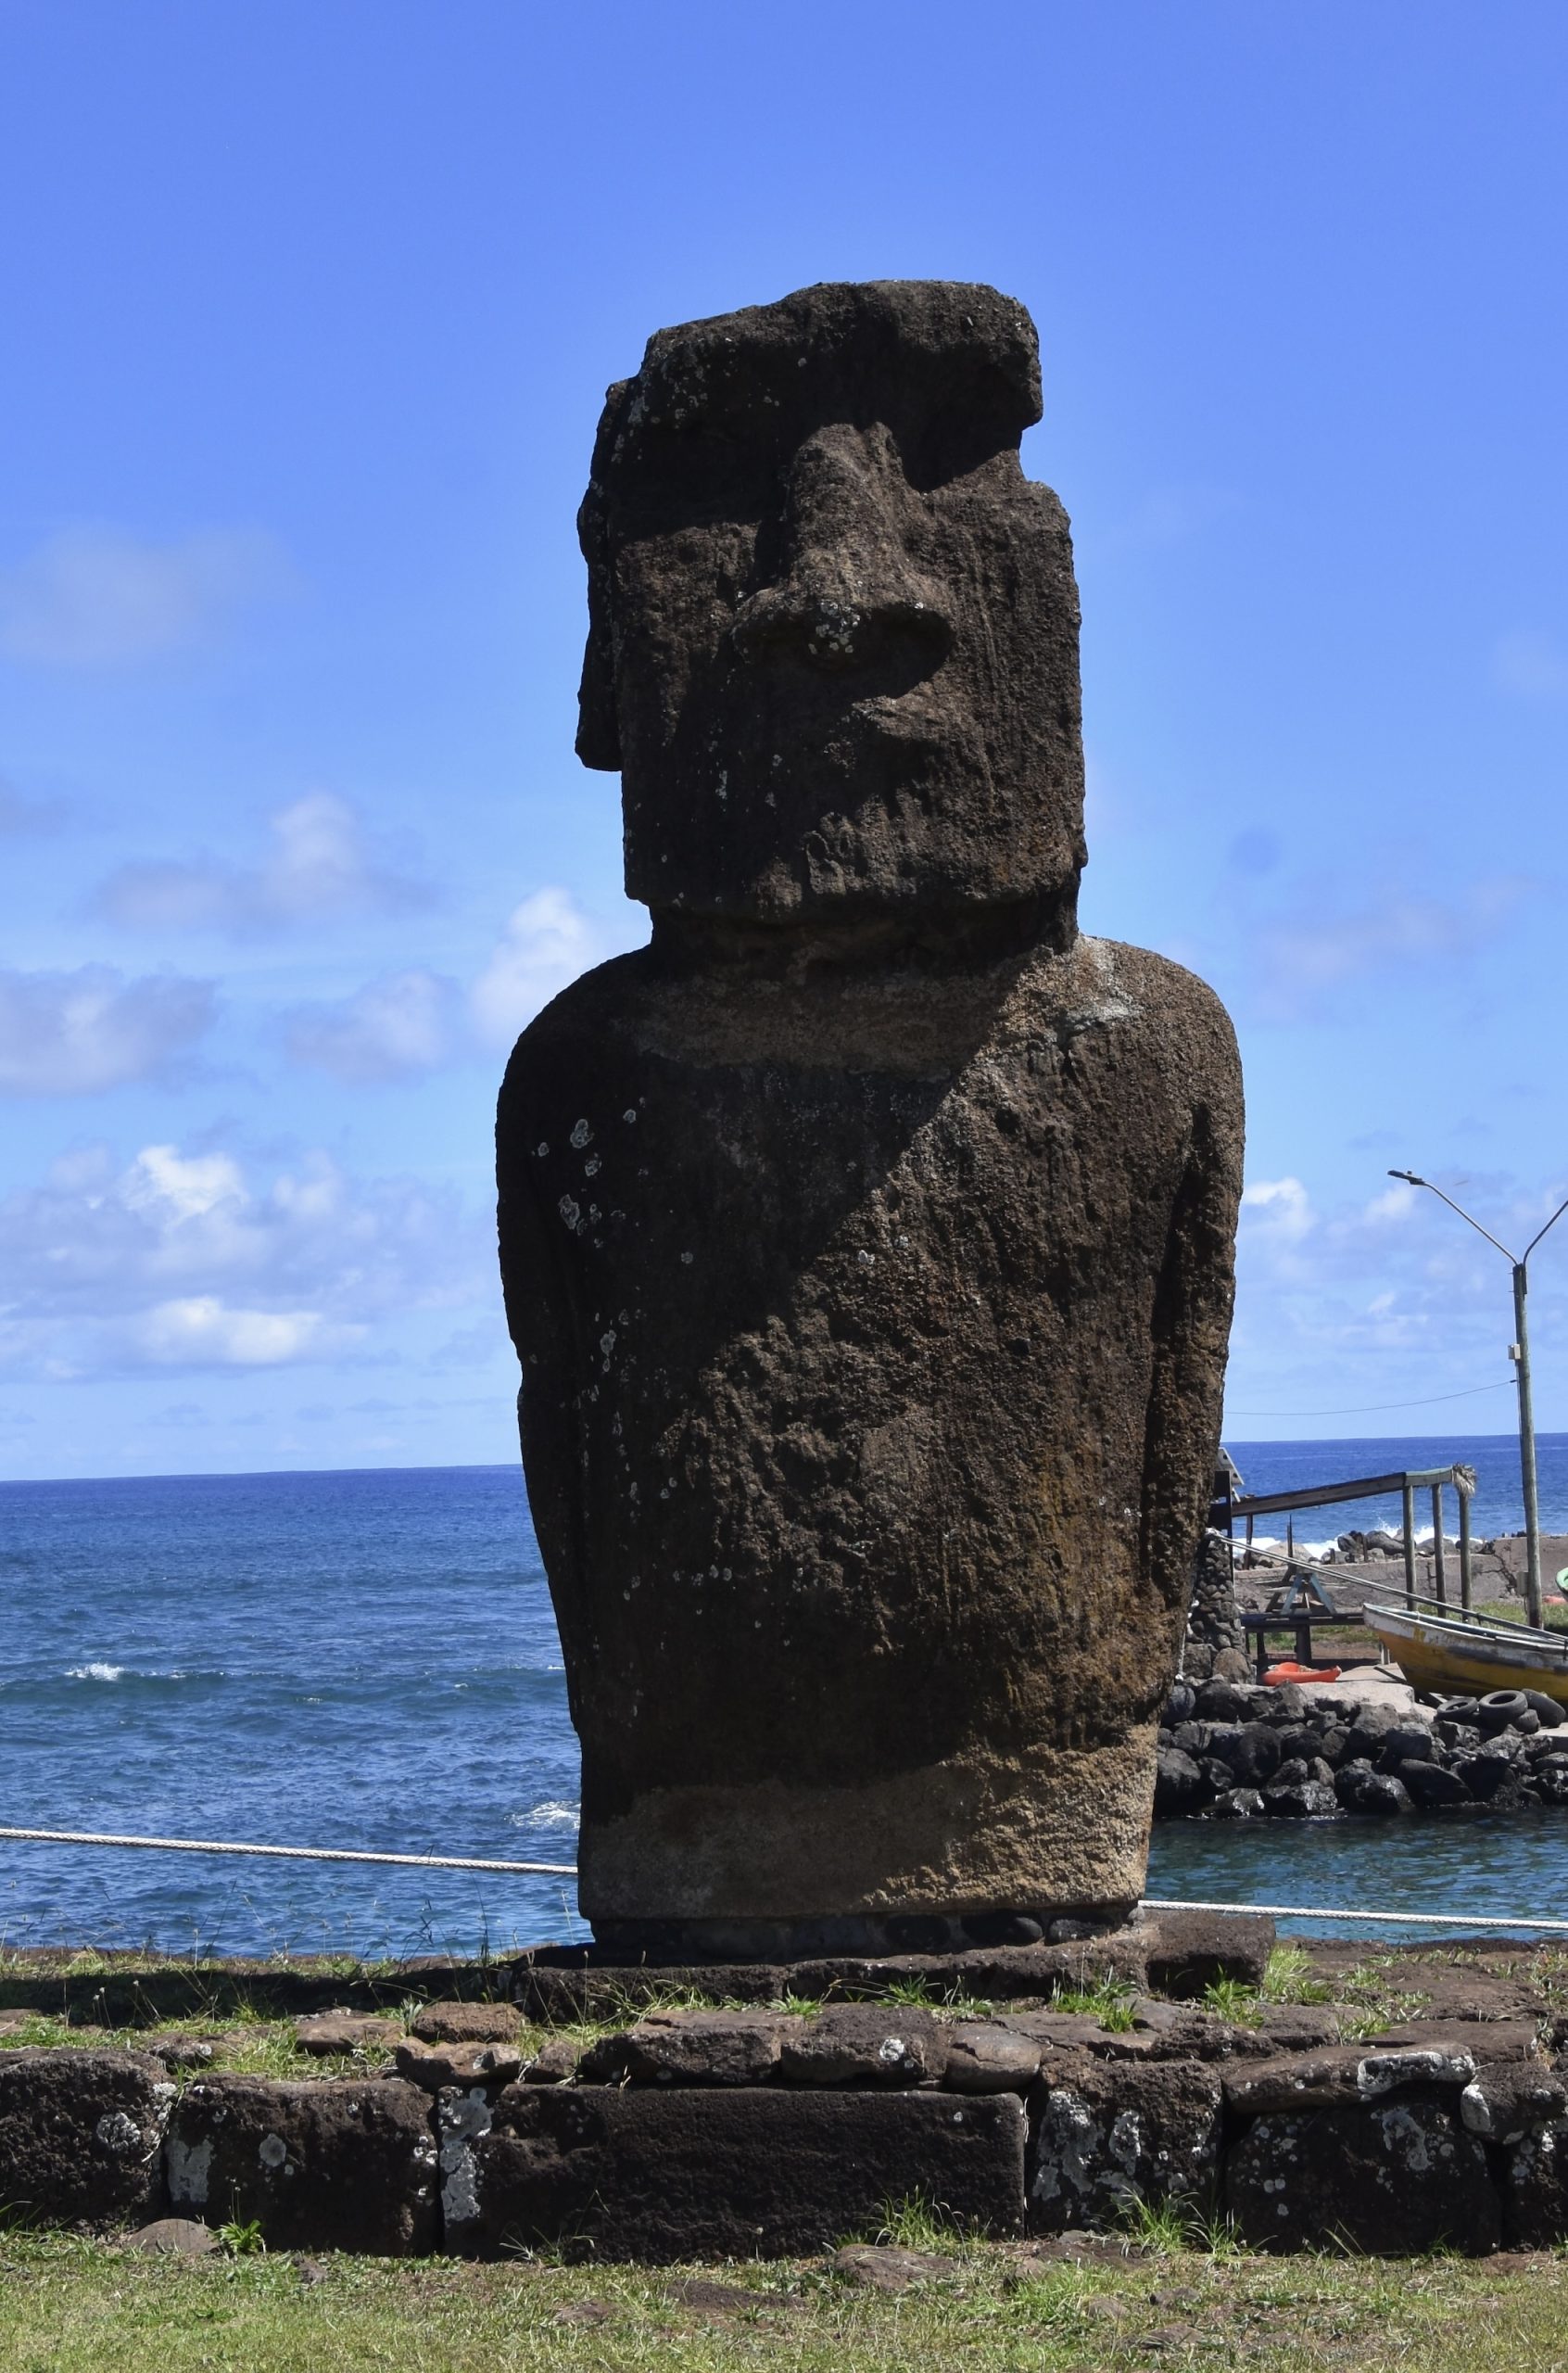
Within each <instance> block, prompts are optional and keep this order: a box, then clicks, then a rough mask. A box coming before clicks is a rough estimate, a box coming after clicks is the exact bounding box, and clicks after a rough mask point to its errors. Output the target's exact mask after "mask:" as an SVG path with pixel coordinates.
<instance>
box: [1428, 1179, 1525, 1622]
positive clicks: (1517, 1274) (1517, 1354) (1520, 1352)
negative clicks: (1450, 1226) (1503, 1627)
mask: <svg viewBox="0 0 1568 2373" xmlns="http://www.w3.org/2000/svg"><path fill="white" fill-rule="evenodd" d="M1388 1175H1389V1177H1390V1178H1402V1179H1403V1180H1404V1181H1405V1183H1406V1185H1407V1186H1410V1187H1426V1188H1428V1190H1429V1191H1430V1192H1431V1193H1432V1194H1434V1195H1435V1196H1436V1197H1437V1199H1438V1200H1439V1201H1440V1202H1444V1203H1447V1205H1448V1209H1449V1211H1450V1212H1458V1213H1459V1215H1460V1217H1461V1220H1469V1222H1470V1225H1471V1226H1472V1227H1473V1229H1474V1230H1475V1233H1476V1235H1477V1236H1484V1237H1486V1241H1487V1243H1488V1244H1490V1245H1494V1246H1496V1247H1497V1250H1498V1251H1499V1252H1500V1253H1501V1254H1502V1257H1503V1259H1504V1260H1505V1261H1506V1262H1508V1263H1510V1265H1511V1268H1512V1270H1513V1328H1514V1336H1515V1340H1514V1341H1513V1342H1511V1344H1510V1345H1509V1347H1508V1356H1509V1358H1510V1359H1511V1361H1512V1362H1513V1364H1514V1369H1515V1372H1516V1374H1517V1377H1518V1382H1519V1476H1520V1480H1521V1482H1522V1483H1523V1485H1524V1613H1525V1616H1526V1618H1527V1619H1528V1620H1529V1621H1530V1622H1531V1623H1533V1624H1534V1625H1535V1627H1536V1630H1537V1631H1539V1629H1540V1624H1541V1513H1540V1504H1539V1502H1538V1500H1537V1497H1536V1413H1535V1408H1534V1405H1533V1403H1532V1402H1531V1399H1530V1330H1529V1327H1528V1326H1527V1325H1526V1323H1525V1316H1524V1297H1525V1295H1526V1293H1527V1292H1528V1291H1529V1288H1530V1280H1529V1275H1528V1269H1529V1262H1530V1255H1531V1253H1532V1252H1534V1250H1535V1249H1536V1245H1537V1244H1539V1242H1540V1240H1541V1237H1543V1236H1545V1234H1546V1232H1547V1228H1549V1227H1554V1226H1555V1225H1556V1224H1557V1222H1558V1221H1559V1220H1560V1219H1561V1218H1562V1214H1563V1212H1568V1198H1565V1199H1564V1200H1563V1201H1562V1202H1561V1203H1559V1205H1558V1207H1557V1209H1556V1211H1555V1212H1553V1213H1552V1215H1551V1217H1550V1219H1549V1220H1548V1222H1547V1224H1546V1227H1543V1228H1539V1229H1537V1230H1536V1234H1535V1235H1534V1236H1533V1237H1531V1238H1530V1241H1529V1243H1528V1244H1527V1245H1526V1246H1525V1247H1524V1252H1523V1253H1522V1254H1520V1255H1519V1256H1518V1257H1517V1258H1516V1257H1515V1256H1514V1254H1513V1253H1511V1251H1510V1250H1509V1249H1508V1247H1507V1245H1506V1244H1498V1239H1497V1237H1495V1236H1494V1235H1493V1234H1492V1231H1491V1229H1490V1228H1489V1227H1483V1226H1482V1225H1481V1223H1480V1221H1479V1220H1478V1219H1473V1218H1472V1217H1471V1214H1470V1213H1469V1212H1467V1211H1466V1210H1465V1209H1464V1206H1463V1205H1462V1204H1461V1203H1456V1202H1455V1200H1454V1199H1453V1197H1452V1196H1451V1195H1445V1194H1444V1192H1443V1189H1442V1188H1441V1187H1434V1186H1433V1184H1432V1181H1431V1179H1430V1178H1418V1177H1417V1176H1416V1174H1415V1172H1414V1171H1413V1170H1391V1171H1390V1172H1389V1174H1388Z"/></svg>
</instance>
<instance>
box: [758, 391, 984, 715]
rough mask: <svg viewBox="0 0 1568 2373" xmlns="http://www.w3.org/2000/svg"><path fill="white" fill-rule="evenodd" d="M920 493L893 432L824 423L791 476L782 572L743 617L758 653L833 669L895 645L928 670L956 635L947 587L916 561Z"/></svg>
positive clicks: (874, 658) (879, 655) (869, 662)
mask: <svg viewBox="0 0 1568 2373" xmlns="http://www.w3.org/2000/svg"><path fill="white" fill-rule="evenodd" d="M912 500H913V498H912V496H911V493H910V489H909V487H908V484H907V481H906V480H905V478H904V471H903V467H902V464H901V463H900V461H899V457H898V452H897V449H896V447H895V446H894V444H893V441H892V438H891V436H890V435H889V433H888V431H887V430H886V429H885V428H871V429H857V428H852V427H851V426H850V425H848V424H847V423H844V422H840V423H835V424H834V425H831V426H829V427H825V428H819V429H817V430H816V431H815V432H814V433H813V434H812V435H811V436H810V437H808V438H806V439H805V440H804V442H803V444H802V445H801V446H800V448H799V449H798V450H797V451H796V453H795V456H794V459H793V461H792V463H790V471H789V476H788V478H787V481H786V488H785V500H784V507H783V519H782V531H783V532H782V535H781V538H780V543H779V562H780V565H779V574H778V577H777V578H776V579H775V581H774V582H773V583H772V584H771V585H766V586H764V587H762V588H761V589H760V590H759V591H758V592H756V593H755V594H753V595H752V598H751V600H750V601H749V602H747V603H745V604H744V605H743V606H742V608H741V610H740V613H739V615H737V618H736V621H735V627H734V629H733V631H734V639H735V641H736V643H737V645H738V647H739V648H740V650H741V652H743V653H744V654H745V655H746V656H747V657H748V658H752V659H757V658H761V657H764V656H765V654H767V652H768V651H769V650H770V649H771V650H772V651H774V652H779V651H786V652H789V653H790V654H791V655H793V656H796V657H803V658H805V659H807V660H809V661H811V662H812V663H813V664H814V665H815V666H818V667H824V668H840V669H849V668H855V667H865V666H873V665H876V664H878V663H879V662H880V661H881V660H882V659H884V658H885V656H886V655H887V654H888V652H889V650H890V647H891V646H892V645H895V644H902V645H919V646H922V647H923V655H924V659H925V666H924V667H923V668H922V669H921V671H920V672H922V673H925V672H929V668H930V667H932V666H936V665H937V664H938V663H939V662H940V660H941V659H942V656H943V655H944V654H945V653H946V651H947V649H948V647H949V645H950V644H951V642H952V641H953V631H954V629H953V622H952V620H951V618H950V617H949V615H948V614H947V610H946V606H945V604H944V603H943V601H942V594H941V591H940V589H939V588H938V587H937V586H936V584H935V583H934V582H932V581H931V580H929V578H927V577H925V576H923V575H922V573H921V572H920V571H919V570H918V569H917V567H916V566H915V565H914V564H913V563H912V561H911V560H910V557H909V550H908V529H909V524H910V509H911V503H912Z"/></svg>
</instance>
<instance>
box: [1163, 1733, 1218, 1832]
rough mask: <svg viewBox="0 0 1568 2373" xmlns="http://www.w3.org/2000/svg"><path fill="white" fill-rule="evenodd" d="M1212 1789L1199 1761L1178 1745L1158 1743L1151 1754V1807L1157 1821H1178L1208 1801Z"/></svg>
mask: <svg viewBox="0 0 1568 2373" xmlns="http://www.w3.org/2000/svg"><path fill="white" fill-rule="evenodd" d="M1211 1794H1212V1790H1211V1789H1210V1787H1209V1783H1208V1778H1207V1776H1206V1775H1205V1773H1204V1770H1203V1768H1202V1766H1201V1765H1200V1764H1198V1763H1196V1762H1195V1760H1194V1758H1192V1757H1191V1756H1190V1755H1183V1754H1182V1750H1181V1748H1180V1747H1178V1746H1162V1747H1160V1748H1159V1749H1158V1750H1157V1754H1156V1756H1155V1796H1154V1809H1155V1819H1156V1820H1157V1821H1174V1820H1179V1819H1180V1818H1181V1816H1182V1814H1183V1813H1195V1812H1196V1811H1197V1809H1198V1808H1199V1806H1200V1805H1206V1804H1207V1803H1208V1799H1209V1796H1210V1795H1211Z"/></svg>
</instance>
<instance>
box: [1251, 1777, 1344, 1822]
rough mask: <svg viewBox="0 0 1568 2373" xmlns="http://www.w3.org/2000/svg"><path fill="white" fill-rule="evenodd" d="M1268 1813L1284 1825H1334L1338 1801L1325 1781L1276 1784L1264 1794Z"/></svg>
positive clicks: (1264, 1802) (1298, 1781)
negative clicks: (1317, 1822)
mask: <svg viewBox="0 0 1568 2373" xmlns="http://www.w3.org/2000/svg"><path fill="white" fill-rule="evenodd" d="M1263 1805H1264V1809H1265V1810H1266V1811H1267V1812H1270V1813H1272V1814H1273V1815H1274V1816H1275V1817H1276V1819H1280V1820H1285V1821H1333V1820H1336V1819H1337V1818H1338V1814H1339V1798H1338V1797H1337V1796H1335V1794H1334V1788H1333V1785H1332V1783H1330V1782H1328V1781H1326V1780H1297V1781H1294V1782H1291V1783H1288V1784H1284V1785H1282V1784H1281V1783H1279V1782H1277V1781H1276V1782H1275V1783H1272V1784H1271V1786H1269V1787H1267V1788H1265V1789H1264V1791H1263Z"/></svg>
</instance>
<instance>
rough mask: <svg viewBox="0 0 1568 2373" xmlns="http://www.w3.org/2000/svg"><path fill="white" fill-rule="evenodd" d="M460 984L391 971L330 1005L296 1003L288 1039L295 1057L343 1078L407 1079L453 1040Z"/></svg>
mask: <svg viewBox="0 0 1568 2373" xmlns="http://www.w3.org/2000/svg"><path fill="white" fill-rule="evenodd" d="M457 1007H458V991H457V989H456V987H455V985H454V983H452V982H450V981H444V980H442V979H441V978H440V977H439V976H438V975H437V974H436V973H434V972H421V971H411V972H390V973H387V974H386V976H385V977H384V978H383V979H381V980H378V981H371V982H368V983H366V985H365V986H364V987H363V988H362V989H360V990H358V991H356V993H355V994H354V996H351V997H345V998H344V999H343V1000H342V1001H341V1002H340V1003H338V1004H335V1005H314V1006H298V1007H297V1008H296V1009H295V1010H294V1011H293V1012H292V1013H291V1014H290V1015H289V1016H288V1017H287V1023H286V1033H285V1037H286V1044H287V1047H288V1051H289V1054H290V1056H291V1057H292V1058H293V1060H295V1061H296V1062H297V1063H305V1064H308V1065H310V1066H311V1067H313V1068H314V1069H315V1070H318V1071H324V1072H330V1073H331V1075H332V1077H333V1078H334V1079H337V1080H341V1081H342V1082H343V1083H344V1085H346V1086H359V1085H364V1084H366V1083H371V1084H374V1083H376V1082H380V1081H384V1080H394V1079H406V1078H409V1077H410V1076H411V1075H412V1074H413V1073H415V1072H422V1071H429V1070H432V1069H433V1068H434V1067H435V1065H436V1064H437V1063H441V1062H445V1061H446V1060H448V1058H449V1055H450V1054H451V1053H452V1051H453V1047H454V1025H455V1022H456V1018H457Z"/></svg>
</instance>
